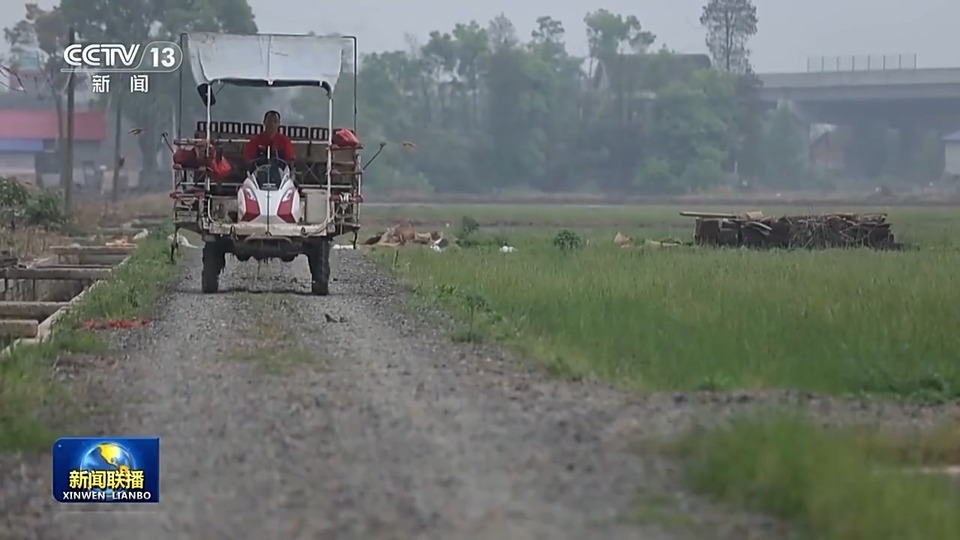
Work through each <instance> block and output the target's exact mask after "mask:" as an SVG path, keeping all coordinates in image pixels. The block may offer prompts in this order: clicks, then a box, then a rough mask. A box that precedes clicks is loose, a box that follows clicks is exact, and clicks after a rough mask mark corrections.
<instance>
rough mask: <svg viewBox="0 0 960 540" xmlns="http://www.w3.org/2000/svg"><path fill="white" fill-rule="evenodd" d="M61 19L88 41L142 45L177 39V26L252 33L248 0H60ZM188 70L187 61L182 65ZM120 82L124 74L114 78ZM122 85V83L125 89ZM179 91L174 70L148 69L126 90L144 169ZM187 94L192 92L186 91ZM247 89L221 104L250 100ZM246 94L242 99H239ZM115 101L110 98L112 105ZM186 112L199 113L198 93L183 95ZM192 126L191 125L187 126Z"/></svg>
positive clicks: (128, 114)
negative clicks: (140, 84) (143, 86)
mask: <svg viewBox="0 0 960 540" xmlns="http://www.w3.org/2000/svg"><path fill="white" fill-rule="evenodd" d="M59 10H60V11H61V12H62V14H63V18H64V21H65V22H67V23H68V24H70V25H73V26H74V27H76V29H77V32H78V34H79V35H80V36H81V38H82V39H84V40H85V41H89V42H110V41H120V42H124V43H139V44H142V45H146V44H147V43H148V42H150V41H155V40H164V41H178V39H179V34H180V33H181V32H193V31H207V32H230V33H239V34H249V33H256V31H257V26H256V24H255V23H254V21H253V10H252V9H251V8H250V6H249V4H248V3H247V0H205V1H194V0H61V2H60V7H59ZM183 69H186V70H188V71H189V69H190V68H189V66H188V65H185V66H183ZM118 82H119V83H120V84H123V80H120V81H118ZM124 91H125V89H124ZM178 95H179V77H178V75H177V74H174V73H170V74H153V75H152V76H151V80H150V91H149V92H148V93H137V94H128V95H127V96H125V98H126V99H127V100H128V101H127V102H126V105H125V106H124V109H123V115H124V116H125V117H126V118H127V119H128V120H130V121H131V122H132V123H133V124H135V125H136V126H137V127H140V128H143V130H144V133H145V135H144V136H141V137H139V138H138V139H137V142H138V144H139V147H140V151H141V153H142V154H143V158H144V160H143V165H144V170H143V173H145V174H147V175H149V174H150V173H153V172H154V171H155V169H156V167H155V166H156V162H155V161H154V159H153V156H154V155H155V154H156V153H157V151H158V150H159V149H160V137H159V134H160V131H163V130H164V129H166V130H167V131H173V127H174V126H172V125H170V122H172V116H173V114H172V113H173V111H174V110H175V107H176V106H177V98H178ZM185 95H186V96H192V95H195V93H192V92H191V93H186V92H185ZM249 96H250V92H249V91H246V92H244V91H243V90H240V91H237V90H234V91H232V92H229V95H228V96H225V97H229V98H231V99H223V98H221V102H223V103H224V105H222V106H221V107H223V108H231V103H230V102H231V101H234V102H236V101H241V102H242V103H234V104H233V105H234V107H232V108H233V109H234V111H237V109H240V110H243V109H245V107H243V105H247V104H250V103H251V99H250V98H249ZM245 97H246V99H244V98H245ZM115 104H116V102H114V105H115ZM185 105H186V109H187V110H186V111H185V112H186V113H187V114H184V117H185V118H191V117H198V116H199V115H200V114H201V112H202V106H201V104H200V103H199V101H198V100H197V99H189V100H185ZM187 131H192V130H189V129H188V130H187Z"/></svg>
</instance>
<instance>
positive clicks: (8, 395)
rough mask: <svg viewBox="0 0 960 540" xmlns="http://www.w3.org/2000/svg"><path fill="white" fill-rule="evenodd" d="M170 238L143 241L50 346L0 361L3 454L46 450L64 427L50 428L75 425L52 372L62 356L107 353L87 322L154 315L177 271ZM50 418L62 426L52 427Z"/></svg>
mask: <svg viewBox="0 0 960 540" xmlns="http://www.w3.org/2000/svg"><path fill="white" fill-rule="evenodd" d="M167 233H168V231H165V230H161V231H157V232H155V233H154V234H153V235H151V236H150V237H149V238H147V239H146V240H144V241H143V242H142V243H141V244H140V245H139V247H138V248H137V250H136V251H135V252H134V254H133V255H132V257H131V258H130V260H129V261H128V262H127V264H125V265H123V266H122V267H119V268H117V269H116V270H115V271H114V274H113V275H112V276H111V278H110V280H109V281H106V282H104V283H102V284H101V285H100V286H99V287H97V288H96V289H94V290H91V291H89V293H88V294H86V295H85V296H84V297H83V298H82V299H81V300H80V301H79V303H78V304H77V306H76V307H75V309H73V310H71V311H70V312H69V313H67V314H66V315H65V316H64V317H63V318H62V319H61V320H60V321H59V322H58V323H57V326H56V328H55V331H54V333H53V335H52V336H51V337H50V339H49V340H47V341H45V342H43V343H40V344H38V345H29V346H23V347H17V348H15V349H14V350H13V351H12V352H11V353H10V354H9V355H8V356H4V357H0V450H5V451H9V450H43V449H48V448H49V446H50V444H52V442H53V441H54V440H55V439H56V438H57V436H58V431H59V427H60V426H58V425H51V424H57V423H61V422H62V421H64V420H66V421H71V420H73V419H72V418H69V417H70V416H71V415H70V414H69V413H70V411H71V410H73V409H74V405H75V403H74V402H73V396H71V393H70V389H69V388H67V387H66V386H65V385H63V384H61V382H60V381H58V380H57V379H56V377H55V376H54V374H53V369H52V368H53V366H54V365H55V363H56V361H57V359H58V358H59V357H60V356H61V355H64V354H69V353H75V354H103V353H105V352H106V351H107V349H108V345H107V343H106V341H105V340H104V339H103V338H101V337H100V336H99V335H98V334H96V333H94V332H89V331H85V330H83V329H82V328H81V324H82V323H83V322H84V321H86V320H91V319H134V318H143V317H145V316H147V315H148V314H149V313H150V311H151V310H152V309H153V307H154V305H155V303H156V301H157V300H158V299H159V298H160V297H161V296H162V295H163V293H164V291H165V290H166V287H167V284H168V283H169V281H170V279H171V277H172V276H173V275H174V272H175V271H176V266H174V265H170V264H169V259H168V252H167V249H168V247H169V243H168V242H167V240H166V235H167ZM50 412H52V413H53V414H52V415H51V414H47V413H50ZM50 416H54V417H58V418H59V420H57V421H51V420H50Z"/></svg>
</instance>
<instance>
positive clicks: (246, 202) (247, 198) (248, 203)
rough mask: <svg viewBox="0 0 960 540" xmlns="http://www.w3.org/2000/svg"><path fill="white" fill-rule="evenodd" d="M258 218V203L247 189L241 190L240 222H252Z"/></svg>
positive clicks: (255, 197) (251, 191)
mask: <svg viewBox="0 0 960 540" xmlns="http://www.w3.org/2000/svg"><path fill="white" fill-rule="evenodd" d="M258 217H260V203H259V202H257V196H256V195H255V194H254V193H253V190H252V189H250V188H249V187H244V188H243V217H242V218H240V221H253V220H255V219H257V218H258Z"/></svg>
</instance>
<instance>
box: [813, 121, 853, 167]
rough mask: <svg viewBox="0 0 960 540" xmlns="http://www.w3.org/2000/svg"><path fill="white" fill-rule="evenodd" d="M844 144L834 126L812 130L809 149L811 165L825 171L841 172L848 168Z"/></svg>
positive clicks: (815, 127)
mask: <svg viewBox="0 0 960 540" xmlns="http://www.w3.org/2000/svg"><path fill="white" fill-rule="evenodd" d="M843 150H844V149H843V144H842V143H841V141H839V140H838V137H837V132H836V130H835V129H834V126H814V127H813V128H811V133H810V144H809V147H808V152H809V159H810V164H811V165H813V166H814V167H816V168H818V169H820V170H825V171H841V170H843V169H844V168H845V167H846V160H845V158H844V151H843Z"/></svg>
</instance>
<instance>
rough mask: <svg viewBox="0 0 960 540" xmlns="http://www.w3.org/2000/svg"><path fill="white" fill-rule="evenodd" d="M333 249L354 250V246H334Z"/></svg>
mask: <svg viewBox="0 0 960 540" xmlns="http://www.w3.org/2000/svg"><path fill="white" fill-rule="evenodd" d="M333 249H353V244H334V245H333Z"/></svg>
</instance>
